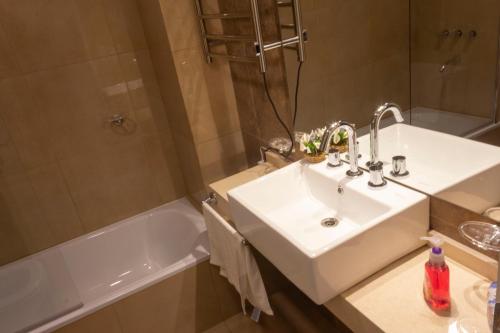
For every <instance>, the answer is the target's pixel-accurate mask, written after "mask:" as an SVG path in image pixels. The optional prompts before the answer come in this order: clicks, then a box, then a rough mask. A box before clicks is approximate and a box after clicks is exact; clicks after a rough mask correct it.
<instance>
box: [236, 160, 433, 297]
mask: <svg viewBox="0 0 500 333" xmlns="http://www.w3.org/2000/svg"><path fill="white" fill-rule="evenodd" d="M346 170H348V165H346V164H344V165H343V166H341V167H338V168H332V167H329V166H327V164H326V162H322V163H319V164H315V165H311V164H306V163H304V162H302V161H300V162H296V163H293V164H291V165H289V166H287V167H285V168H282V169H280V170H277V171H274V172H272V173H270V174H268V175H266V176H263V177H261V178H259V179H256V180H254V181H252V182H249V183H247V184H244V185H242V186H239V187H237V188H235V189H233V190H231V191H229V192H228V197H229V204H230V209H231V214H232V218H233V221H234V223H235V225H236V227H237V229H238V230H239V232H241V233H242V234H243V236H244V237H245V238H246V239H247V240H248V241H249V242H250V243H251V244H252V245H253V246H254V247H255V248H256V249H257V250H258V251H259V252H261V253H262V254H263V255H264V256H265V257H266V258H267V259H268V260H270V261H271V262H272V263H273V264H274V265H275V266H276V267H277V268H278V269H279V270H280V271H281V272H282V273H283V274H284V275H285V276H286V277H287V278H288V279H290V280H291V281H292V282H293V283H294V284H295V285H296V286H297V287H299V288H300V289H301V290H302V291H303V292H304V293H305V294H306V295H308V296H309V297H310V298H311V299H312V300H313V301H314V302H316V303H317V304H323V303H324V302H326V301H328V300H329V299H331V298H333V297H335V296H336V295H338V294H339V293H341V292H342V291H344V290H346V289H347V288H349V287H351V286H353V285H354V284H356V283H357V282H359V281H361V280H363V279H364V278H366V277H367V276H369V275H371V274H373V273H375V272H376V271H377V270H379V269H381V268H383V267H385V266H386V265H387V264H389V263H390V262H392V261H394V260H396V259H398V258H399V257H401V256H403V255H405V254H407V253H408V252H410V251H412V250H414V249H416V248H418V247H419V246H421V245H422V244H423V243H422V242H421V241H420V240H419V237H420V236H422V235H425V234H426V232H427V229H428V226H429V200H428V198H427V197H426V196H425V195H423V194H420V193H418V192H415V191H412V190H410V189H407V188H405V187H403V186H400V185H397V184H395V183H390V182H389V183H388V184H387V185H386V186H385V187H383V188H378V189H373V188H370V187H369V186H368V184H367V183H368V179H369V176H368V174H367V173H364V174H363V175H362V176H360V177H358V178H350V177H348V176H346V174H345V172H346Z"/></svg>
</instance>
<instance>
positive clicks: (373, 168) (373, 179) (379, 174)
mask: <svg viewBox="0 0 500 333" xmlns="http://www.w3.org/2000/svg"><path fill="white" fill-rule="evenodd" d="M369 170H370V181H369V182H368V185H370V186H371V187H382V186H385V185H386V184H387V181H386V180H385V178H384V164H383V163H382V162H378V163H374V164H372V165H370V168H369Z"/></svg>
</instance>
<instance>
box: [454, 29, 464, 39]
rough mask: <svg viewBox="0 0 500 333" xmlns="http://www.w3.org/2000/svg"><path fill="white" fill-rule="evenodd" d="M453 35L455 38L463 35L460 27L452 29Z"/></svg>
mask: <svg viewBox="0 0 500 333" xmlns="http://www.w3.org/2000/svg"><path fill="white" fill-rule="evenodd" d="M453 35H454V36H455V37H456V38H461V37H462V36H463V35H464V32H463V31H462V30H460V29H457V30H455V31H453Z"/></svg>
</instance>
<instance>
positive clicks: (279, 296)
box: [204, 290, 350, 333]
mask: <svg viewBox="0 0 500 333" xmlns="http://www.w3.org/2000/svg"><path fill="white" fill-rule="evenodd" d="M270 302H271V306H272V308H273V311H274V316H267V315H264V314H263V315H262V316H261V319H260V321H259V322H258V323H256V322H254V321H252V320H251V319H250V318H249V317H248V316H245V315H243V314H242V313H240V314H237V315H235V316H233V317H231V318H229V319H227V320H225V321H224V322H222V323H219V324H217V325H216V326H214V327H212V328H211V329H209V330H207V331H205V332H204V333H292V332H297V333H323V332H325V333H326V332H328V333H335V332H338V333H345V332H350V331H349V330H348V329H346V328H345V327H344V326H343V325H342V324H340V323H338V322H337V320H336V319H335V318H333V316H331V315H329V313H327V310H325V309H324V308H323V307H320V306H317V305H315V304H313V303H312V301H310V300H309V299H307V297H305V296H304V295H303V294H302V293H300V292H298V291H295V290H288V291H286V292H279V293H276V294H273V295H272V296H271V299H270Z"/></svg>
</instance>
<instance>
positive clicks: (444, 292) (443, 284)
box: [421, 236, 451, 311]
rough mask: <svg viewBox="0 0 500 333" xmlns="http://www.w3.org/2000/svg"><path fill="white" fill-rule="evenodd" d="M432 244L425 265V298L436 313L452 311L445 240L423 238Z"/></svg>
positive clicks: (434, 237) (433, 237)
mask: <svg viewBox="0 0 500 333" xmlns="http://www.w3.org/2000/svg"><path fill="white" fill-rule="evenodd" d="M421 239H422V240H427V241H429V242H430V243H431V244H432V249H431V251H430V253H429V261H428V262H427V263H426V264H425V281H424V298H425V301H426V302H427V304H428V305H429V306H430V307H431V308H432V309H433V310H434V311H447V310H449V309H450V304H451V302H450V269H449V268H448V265H446V262H445V260H444V252H443V249H442V248H441V244H443V240H442V239H441V238H440V237H438V236H432V237H422V238H421Z"/></svg>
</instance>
